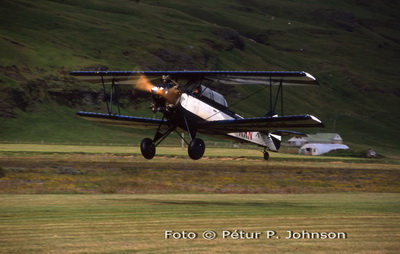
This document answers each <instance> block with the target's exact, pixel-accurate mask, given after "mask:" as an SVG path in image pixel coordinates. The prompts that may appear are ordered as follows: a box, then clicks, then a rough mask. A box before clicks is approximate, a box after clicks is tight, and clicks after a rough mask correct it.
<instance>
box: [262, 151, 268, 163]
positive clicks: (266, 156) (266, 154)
mask: <svg viewBox="0 0 400 254" xmlns="http://www.w3.org/2000/svg"><path fill="white" fill-rule="evenodd" d="M263 154H264V160H266V161H267V160H268V159H269V153H268V152H267V151H265V150H264V152H263Z"/></svg>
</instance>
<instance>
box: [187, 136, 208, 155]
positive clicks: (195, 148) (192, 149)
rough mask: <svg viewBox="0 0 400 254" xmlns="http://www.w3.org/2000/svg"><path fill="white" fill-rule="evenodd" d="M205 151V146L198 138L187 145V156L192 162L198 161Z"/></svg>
mask: <svg viewBox="0 0 400 254" xmlns="http://www.w3.org/2000/svg"><path fill="white" fill-rule="evenodd" d="M205 150H206V145H205V144H204V141H203V140H202V139H200V138H195V139H192V141H190V143H189V147H188V154H189V157H190V158H191V159H193V160H198V159H200V158H201V157H203V154H204V151H205Z"/></svg>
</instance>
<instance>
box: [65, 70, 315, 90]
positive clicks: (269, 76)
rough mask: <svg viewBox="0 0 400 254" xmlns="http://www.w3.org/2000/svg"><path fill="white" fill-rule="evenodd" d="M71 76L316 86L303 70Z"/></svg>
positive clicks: (99, 80)
mask: <svg viewBox="0 0 400 254" xmlns="http://www.w3.org/2000/svg"><path fill="white" fill-rule="evenodd" d="M71 75H73V76H75V77H76V78H78V79H81V80H84V81H87V82H91V83H111V82H116V83H117V84H131V85H132V84H134V83H135V82H136V81H137V79H138V78H139V77H140V75H146V76H147V77H148V78H149V79H150V80H151V79H159V78H160V77H161V75H170V76H171V77H172V78H174V79H187V80H199V79H209V80H213V81H215V82H219V83H221V84H230V85H260V84H263V85H285V86H286V85H300V86H318V85H319V83H318V81H317V80H316V79H315V78H314V77H313V76H312V75H310V74H309V73H307V72H304V71H73V72H71Z"/></svg>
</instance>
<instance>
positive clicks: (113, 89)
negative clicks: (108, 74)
mask: <svg viewBox="0 0 400 254" xmlns="http://www.w3.org/2000/svg"><path fill="white" fill-rule="evenodd" d="M115 81H117V79H115V78H113V79H112V80H111V89H110V93H109V94H108V93H107V89H106V84H105V82H104V77H103V75H102V76H101V83H102V84H103V91H104V97H105V101H106V104H107V112H108V114H109V115H113V103H115V104H116V105H117V108H118V115H121V107H120V103H119V100H118V98H119V87H118V85H117V84H116V83H115ZM107 97H108V98H107ZM114 98H115V99H114Z"/></svg>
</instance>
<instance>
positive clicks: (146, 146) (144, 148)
mask: <svg viewBox="0 0 400 254" xmlns="http://www.w3.org/2000/svg"><path fill="white" fill-rule="evenodd" d="M140 151H141V152H142V155H143V157H145V158H146V159H148V160H151V159H153V157H154V155H156V146H155V145H154V142H153V140H151V139H150V138H144V139H143V140H142V142H141V143H140Z"/></svg>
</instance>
